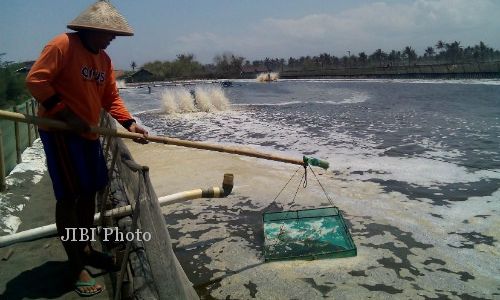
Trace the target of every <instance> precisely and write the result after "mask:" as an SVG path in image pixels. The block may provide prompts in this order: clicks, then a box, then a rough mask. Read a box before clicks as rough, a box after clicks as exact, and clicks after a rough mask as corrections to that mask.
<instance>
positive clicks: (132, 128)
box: [128, 122, 148, 144]
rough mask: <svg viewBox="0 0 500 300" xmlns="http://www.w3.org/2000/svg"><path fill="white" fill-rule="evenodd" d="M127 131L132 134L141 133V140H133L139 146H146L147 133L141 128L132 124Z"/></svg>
mask: <svg viewBox="0 0 500 300" xmlns="http://www.w3.org/2000/svg"><path fill="white" fill-rule="evenodd" d="M128 131H130V132H134V133H141V134H142V136H143V137H141V138H136V139H134V142H136V143H139V144H147V143H148V140H147V138H148V131H147V130H146V129H144V128H142V127H141V126H140V125H138V124H137V123H135V122H134V123H132V125H130V127H129V128H128Z"/></svg>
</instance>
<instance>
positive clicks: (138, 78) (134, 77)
mask: <svg viewBox="0 0 500 300" xmlns="http://www.w3.org/2000/svg"><path fill="white" fill-rule="evenodd" d="M153 76H154V75H153V73H151V72H149V71H148V70H146V69H140V70H139V71H137V72H135V73H132V74H131V75H130V76H128V77H127V78H126V79H125V80H126V81H127V82H145V81H151V80H153Z"/></svg>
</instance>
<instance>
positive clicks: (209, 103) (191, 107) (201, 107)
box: [161, 85, 229, 114]
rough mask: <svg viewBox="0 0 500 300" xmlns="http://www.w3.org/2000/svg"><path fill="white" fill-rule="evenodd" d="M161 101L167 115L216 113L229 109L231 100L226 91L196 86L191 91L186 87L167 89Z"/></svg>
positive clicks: (218, 88)
mask: <svg viewBox="0 0 500 300" xmlns="http://www.w3.org/2000/svg"><path fill="white" fill-rule="evenodd" d="M192 92H193V95H192V94H191V93H192ZM161 99H162V108H163V111H164V112H165V113H166V114H176V113H181V114H182V113H190V112H214V111H224V110H226V109H228V108H229V99H228V98H227V97H226V95H225V93H224V90H223V89H222V88H221V87H220V86H213V85H208V86H196V87H195V88H194V89H193V90H191V91H190V90H188V89H187V88H185V87H176V88H167V89H166V90H165V91H163V93H162V95H161Z"/></svg>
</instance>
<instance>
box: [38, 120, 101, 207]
mask: <svg viewBox="0 0 500 300" xmlns="http://www.w3.org/2000/svg"><path fill="white" fill-rule="evenodd" d="M40 138H41V139H42V143H43V148H44V150H45V156H46V158H47V168H48V170H49V174H50V178H51V179H52V186H53V189H54V194H55V196H56V199H57V200H58V201H61V200H65V201H67V200H70V201H74V200H77V199H78V198H79V197H81V196H88V195H92V194H94V193H95V192H97V191H98V190H100V189H102V188H104V187H105V186H106V184H107V183H108V168H107V166H106V160H105V159H104V155H103V153H102V147H101V143H100V141H99V140H88V139H84V138H82V137H80V136H79V135H76V134H72V133H66V132H49V131H45V130H40Z"/></svg>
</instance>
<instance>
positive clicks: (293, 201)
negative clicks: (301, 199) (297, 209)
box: [290, 166, 307, 208]
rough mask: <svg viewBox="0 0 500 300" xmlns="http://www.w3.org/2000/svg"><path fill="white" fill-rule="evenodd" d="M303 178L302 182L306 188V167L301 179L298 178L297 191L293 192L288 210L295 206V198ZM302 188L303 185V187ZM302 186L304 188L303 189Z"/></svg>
mask: <svg viewBox="0 0 500 300" xmlns="http://www.w3.org/2000/svg"><path fill="white" fill-rule="evenodd" d="M304 178H305V180H304V182H305V186H307V169H306V167H305V166H304V174H302V178H300V181H299V185H297V189H296V190H295V195H293V199H292V202H291V205H290V208H292V207H293V206H294V205H295V198H296V197H297V194H298V192H299V189H300V183H301V182H302V180H303V179H304ZM303 186H304V185H303ZM305 186H304V187H305Z"/></svg>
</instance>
